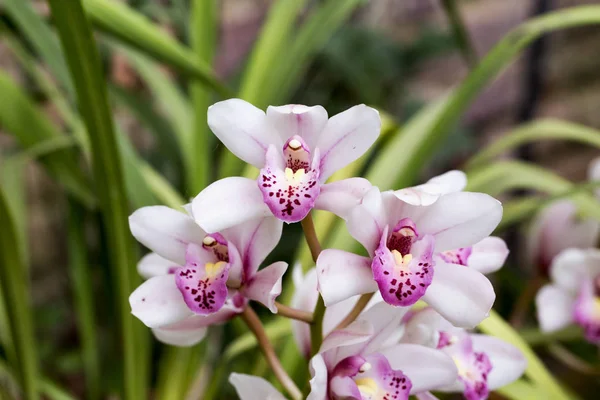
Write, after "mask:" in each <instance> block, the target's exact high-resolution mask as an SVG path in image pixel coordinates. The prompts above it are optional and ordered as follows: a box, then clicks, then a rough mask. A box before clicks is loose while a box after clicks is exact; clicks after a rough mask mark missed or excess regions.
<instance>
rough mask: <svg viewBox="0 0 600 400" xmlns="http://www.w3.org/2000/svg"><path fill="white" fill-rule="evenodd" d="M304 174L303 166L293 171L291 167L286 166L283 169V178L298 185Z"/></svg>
mask: <svg viewBox="0 0 600 400" xmlns="http://www.w3.org/2000/svg"><path fill="white" fill-rule="evenodd" d="M304 175H305V171H304V168H300V169H299V170H298V171H296V172H294V171H292V169H291V168H286V169H285V179H286V180H287V181H288V182H289V183H291V184H294V185H298V184H299V183H300V182H301V181H302V178H303V177H304Z"/></svg>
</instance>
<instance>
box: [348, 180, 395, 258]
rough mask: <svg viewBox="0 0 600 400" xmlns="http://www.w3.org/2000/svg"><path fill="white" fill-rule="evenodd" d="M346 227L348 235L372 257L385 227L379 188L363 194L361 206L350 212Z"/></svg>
mask: <svg viewBox="0 0 600 400" xmlns="http://www.w3.org/2000/svg"><path fill="white" fill-rule="evenodd" d="M396 222H397V221H396ZM346 225H347V227H348V232H350V235H352V237H353V238H354V239H356V240H357V241H358V242H359V243H360V244H362V245H363V247H364V248H365V249H366V250H367V251H368V252H369V255H373V253H374V252H375V249H376V248H377V246H378V245H379V240H380V239H381V235H382V234H383V229H384V228H385V225H386V216H385V210H384V206H383V202H382V197H381V193H380V192H379V188H377V187H373V188H371V189H370V190H369V191H368V192H367V193H366V194H365V196H364V197H363V199H362V202H361V204H360V205H358V206H356V207H354V208H353V209H352V210H351V211H350V213H349V217H348V221H347V223H346Z"/></svg>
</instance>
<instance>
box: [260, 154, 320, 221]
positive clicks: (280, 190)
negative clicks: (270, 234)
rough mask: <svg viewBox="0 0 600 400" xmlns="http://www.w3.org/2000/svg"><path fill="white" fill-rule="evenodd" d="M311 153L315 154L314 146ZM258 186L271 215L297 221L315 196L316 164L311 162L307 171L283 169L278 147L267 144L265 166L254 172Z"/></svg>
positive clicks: (317, 180) (309, 208) (309, 206)
mask: <svg viewBox="0 0 600 400" xmlns="http://www.w3.org/2000/svg"><path fill="white" fill-rule="evenodd" d="M315 157H318V150H317V151H315ZM258 187H259V188H260V191H261V193H262V197H263V201H264V203H265V204H266V205H267V206H268V208H269V209H270V210H271V212H272V213H273V215H274V216H275V217H277V218H279V219H280V220H282V221H284V222H287V223H291V222H298V221H300V220H302V219H303V218H304V217H306V215H307V214H308V213H309V212H310V210H311V209H312V208H313V207H314V205H315V201H316V199H317V197H318V196H319V192H320V190H321V184H320V183H319V167H318V165H317V164H316V162H313V168H311V170H310V171H308V172H306V171H305V170H304V169H299V170H297V171H296V172H293V171H292V170H291V169H290V168H285V169H284V168H283V166H282V161H281V155H280V151H278V150H277V149H276V148H275V146H270V147H269V150H268V151H267V161H266V164H265V167H264V168H263V169H261V170H260V174H259V176H258Z"/></svg>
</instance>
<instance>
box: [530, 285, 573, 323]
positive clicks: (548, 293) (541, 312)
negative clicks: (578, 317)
mask: <svg viewBox="0 0 600 400" xmlns="http://www.w3.org/2000/svg"><path fill="white" fill-rule="evenodd" d="M535 304H536V309H537V319H538V322H539V324H540V329H541V330H542V331H543V332H552V331H556V330H559V329H562V328H564V327H566V326H567V325H569V324H571V323H572V322H573V309H574V306H575V296H574V295H571V294H570V293H569V292H567V291H566V290H564V289H562V288H560V287H558V286H556V285H546V286H544V287H542V288H541V289H540V291H539V292H538V293H537V295H536V297H535Z"/></svg>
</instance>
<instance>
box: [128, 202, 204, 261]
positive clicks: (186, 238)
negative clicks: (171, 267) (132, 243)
mask: <svg viewBox="0 0 600 400" xmlns="http://www.w3.org/2000/svg"><path fill="white" fill-rule="evenodd" d="M129 228H130V229H131V233H132V234H133V236H134V237H135V238H136V239H137V240H138V242H140V243H142V244H143V245H144V246H146V247H148V248H149V249H150V250H152V251H154V252H155V253H157V254H158V255H160V256H161V257H164V258H166V259H168V260H171V261H174V262H175V263H177V264H183V263H184V262H185V250H186V248H187V245H188V244H189V243H202V239H203V238H204V235H205V233H204V231H203V230H202V228H200V227H199V226H198V225H197V224H196V223H195V222H194V220H193V219H192V218H190V217H189V216H188V215H185V214H184V213H182V212H179V211H175V210H173V209H172V208H169V207H165V206H150V207H142V208H140V209H138V210H136V211H135V212H134V213H133V214H131V216H130V217H129Z"/></svg>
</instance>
